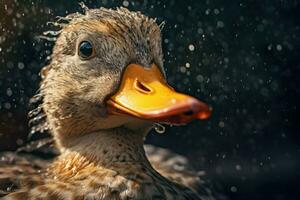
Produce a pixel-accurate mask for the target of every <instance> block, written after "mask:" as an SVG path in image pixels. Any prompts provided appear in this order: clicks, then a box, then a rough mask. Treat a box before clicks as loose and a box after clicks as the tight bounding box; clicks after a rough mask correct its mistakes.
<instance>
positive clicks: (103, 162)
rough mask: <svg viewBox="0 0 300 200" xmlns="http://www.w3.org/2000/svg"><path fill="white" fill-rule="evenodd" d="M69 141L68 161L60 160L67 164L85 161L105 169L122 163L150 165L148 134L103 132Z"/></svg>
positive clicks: (63, 150) (64, 152)
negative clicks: (79, 160)
mask: <svg viewBox="0 0 300 200" xmlns="http://www.w3.org/2000/svg"><path fill="white" fill-rule="evenodd" d="M67 141H68V142H67V143H63V145H64V146H63V147H61V153H62V154H61V157H63V158H64V159H60V160H62V161H65V162H69V161H72V160H74V159H77V160H78V159H82V160H84V162H83V163H85V165H93V166H99V167H105V168H112V167H113V166H115V165H117V164H122V163H130V164H131V165H134V164H141V163H143V164H149V161H148V159H147V158H146V155H145V151H144V148H143V144H144V134H141V133H139V132H134V131H131V130H129V129H127V128H115V129H111V130H101V131H97V132H93V133H89V134H86V135H83V136H80V137H76V138H68V139H67ZM70 157H71V158H70ZM65 158H67V159H65ZM73 163H74V161H73Z"/></svg>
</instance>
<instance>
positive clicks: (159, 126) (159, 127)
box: [154, 123, 166, 134]
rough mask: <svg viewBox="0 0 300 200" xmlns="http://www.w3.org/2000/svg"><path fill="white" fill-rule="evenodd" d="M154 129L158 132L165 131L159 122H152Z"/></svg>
mask: <svg viewBox="0 0 300 200" xmlns="http://www.w3.org/2000/svg"><path fill="white" fill-rule="evenodd" d="M154 130H155V131H156V132H157V133H159V134H164V133H165V132H166V127H164V126H163V125H161V124H159V123H155V124H154Z"/></svg>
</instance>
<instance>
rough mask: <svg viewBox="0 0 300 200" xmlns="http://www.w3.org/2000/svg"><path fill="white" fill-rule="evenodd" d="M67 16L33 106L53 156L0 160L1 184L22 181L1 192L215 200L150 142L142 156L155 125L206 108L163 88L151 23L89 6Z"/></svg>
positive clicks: (203, 113)
mask: <svg viewBox="0 0 300 200" xmlns="http://www.w3.org/2000/svg"><path fill="white" fill-rule="evenodd" d="M66 19H67V20H68V23H67V24H66V25H64V27H63V28H62V30H61V33H60V35H59V36H58V38H57V40H56V43H55V46H54V49H53V53H52V57H51V58H52V59H51V62H50V64H49V65H48V66H46V67H45V68H44V69H43V70H42V74H43V80H42V83H41V87H40V93H39V96H42V99H43V100H42V103H41V104H40V106H39V107H38V109H37V110H35V112H33V113H35V114H34V115H35V116H33V117H38V116H41V115H42V116H44V117H39V118H38V119H41V118H43V119H44V120H43V121H40V122H38V123H37V124H36V127H39V128H41V127H42V128H45V127H46V126H47V127H48V128H49V131H50V133H51V134H52V136H53V138H54V140H55V143H56V146H57V148H58V149H59V152H60V155H59V156H58V157H57V158H56V159H55V160H53V161H51V162H45V163H43V164H42V165H33V162H31V161H30V159H28V160H27V161H26V162H25V161H24V162H25V164H24V162H23V161H22V162H23V164H22V162H20V163H19V166H18V163H14V162H12V163H7V164H2V165H1V163H0V185H1V181H2V182H3V180H10V182H11V183H12V185H17V186H19V189H15V190H11V191H12V192H7V193H8V194H7V195H6V196H4V197H3V198H4V199H7V200H12V199H14V200H19V199H22V200H26V199H28V200H31V199H45V200H47V199H49V200H50V199H61V200H65V199H76V200H81V199H82V200H83V199H87V200H89V199H92V200H108V199H110V200H113V199H115V200H125V199H126V200H127V199H138V200H148V199H149V200H150V199H167V200H169V199H170V200H173V199H174V200H177V199H178V200H194V199H195V200H196V199H214V198H213V197H212V195H211V193H210V192H209V190H205V189H203V188H202V190H198V188H201V184H199V178H198V175H197V173H196V172H191V173H190V172H189V171H185V170H178V169H176V162H169V164H167V165H164V164H163V163H160V162H163V161H165V158H167V157H168V156H166V155H168V154H169V153H167V154H165V155H155V153H157V152H162V151H156V150H153V148H152V150H151V152H150V153H148V156H149V157H147V156H146V153H145V150H144V139H145V137H146V135H147V133H148V132H149V130H150V129H151V128H152V126H153V123H154V122H163V123H168V124H184V123H187V122H189V121H190V120H192V119H194V118H200V119H204V118H206V117H207V116H208V113H209V110H208V107H207V106H206V105H205V104H203V103H201V102H199V101H198V100H196V99H194V98H193V97H190V96H187V95H183V94H179V93H176V92H175V91H174V90H173V89H172V88H171V87H170V86H168V85H167V83H166V81H165V74H164V69H163V61H162V49H161V36H160V28H159V26H158V25H157V24H156V22H155V20H153V19H150V18H148V17H146V16H144V15H142V14H141V13H139V12H130V11H128V10H127V9H124V8H120V9H117V10H111V9H104V8H100V9H90V10H89V9H86V13H85V14H79V13H75V14H71V15H69V16H67V17H66ZM153 152H154V153H153ZM149 154H150V155H149ZM171 157H172V158H180V157H179V156H171ZM157 158H158V159H157ZM17 160H18V159H17ZM20 160H22V159H20ZM25 160H26V159H25ZM175 160H176V159H175ZM12 168H14V169H15V170H10V169H12ZM16 172H17V173H18V176H19V178H16V175H13V174H14V173H16ZM163 175H165V176H163ZM12 177H15V179H17V180H15V179H14V178H12ZM8 182H9V181H8ZM198 186H200V187H198ZM203 191H204V192H203Z"/></svg>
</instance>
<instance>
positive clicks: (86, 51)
mask: <svg viewBox="0 0 300 200" xmlns="http://www.w3.org/2000/svg"><path fill="white" fill-rule="evenodd" d="M78 55H79V56H80V57H81V58H82V59H89V58H91V57H92V56H93V55H94V47H93V45H92V44H91V43H90V42H88V41H83V42H81V43H80V44H79V47H78Z"/></svg>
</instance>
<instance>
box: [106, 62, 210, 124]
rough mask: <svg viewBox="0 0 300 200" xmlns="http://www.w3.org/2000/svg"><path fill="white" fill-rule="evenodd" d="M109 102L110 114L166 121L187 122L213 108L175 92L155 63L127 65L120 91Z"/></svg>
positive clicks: (206, 113)
mask: <svg viewBox="0 0 300 200" xmlns="http://www.w3.org/2000/svg"><path fill="white" fill-rule="evenodd" d="M107 104H108V112H109V113H110V114H116V115H130V116H134V117H137V118H140V119H145V120H150V121H153V122H159V123H166V124H177V125H179V124H186V123H188V122H190V121H191V120H193V119H207V118H208V117H209V116H210V115H211V109H210V107H209V106H208V105H206V104H205V103H203V102H201V101H199V100H197V99H196V98H194V97H191V96H188V95H185V94H181V93H178V92H175V90H174V89H173V88H172V87H170V86H169V85H168V84H167V82H166V80H165V79H164V77H163V75H162V73H161V71H160V70H159V68H158V67H157V66H156V65H155V64H153V65H152V66H151V68H150V69H149V68H145V67H142V66H140V65H137V64H130V65H128V66H127V68H126V69H125V71H124V74H123V78H122V82H121V85H120V88H119V90H118V91H117V92H116V93H115V94H114V95H113V96H112V97H110V99H109V100H108V101H107Z"/></svg>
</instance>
